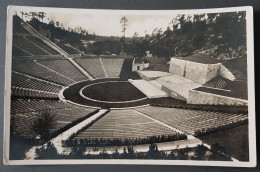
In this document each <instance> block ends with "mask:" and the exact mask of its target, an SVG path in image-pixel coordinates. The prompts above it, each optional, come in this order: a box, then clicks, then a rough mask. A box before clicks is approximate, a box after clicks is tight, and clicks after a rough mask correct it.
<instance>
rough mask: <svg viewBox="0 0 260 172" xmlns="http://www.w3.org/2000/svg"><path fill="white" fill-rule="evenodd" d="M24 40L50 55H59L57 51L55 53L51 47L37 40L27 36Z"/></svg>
mask: <svg viewBox="0 0 260 172" xmlns="http://www.w3.org/2000/svg"><path fill="white" fill-rule="evenodd" d="M26 38H27V39H29V40H30V41H32V42H33V43H35V44H36V45H38V46H39V47H41V48H43V49H44V50H45V51H48V52H49V53H50V54H52V55H57V54H59V53H58V52H57V51H55V50H54V49H52V48H51V47H49V46H48V45H46V44H45V43H43V42H42V41H41V40H40V39H39V38H36V37H32V36H27V37H26Z"/></svg>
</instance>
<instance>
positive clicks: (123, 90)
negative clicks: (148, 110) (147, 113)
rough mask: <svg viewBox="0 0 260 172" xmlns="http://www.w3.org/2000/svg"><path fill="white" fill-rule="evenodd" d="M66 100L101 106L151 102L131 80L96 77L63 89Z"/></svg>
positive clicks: (128, 105)
mask: <svg viewBox="0 0 260 172" xmlns="http://www.w3.org/2000/svg"><path fill="white" fill-rule="evenodd" d="M63 96H64V98H65V99H66V100H68V101H70V102H72V103H76V104H80V105H85V106H92V107H99V108H124V107H136V106H141V105H144V104H149V102H150V99H149V98H148V97H147V96H146V95H145V94H143V93H142V92H141V91H140V90H138V89H137V88H136V87H135V86H133V85H132V84H131V83H130V82H128V81H125V80H120V79H112V78H109V79H96V80H94V81H83V82H79V83H76V84H73V85H71V86H69V87H68V88H66V89H65V90H64V91H63Z"/></svg>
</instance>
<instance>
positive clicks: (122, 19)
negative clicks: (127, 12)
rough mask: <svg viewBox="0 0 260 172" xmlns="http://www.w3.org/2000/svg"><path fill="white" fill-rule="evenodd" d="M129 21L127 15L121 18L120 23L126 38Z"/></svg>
mask: <svg viewBox="0 0 260 172" xmlns="http://www.w3.org/2000/svg"><path fill="white" fill-rule="evenodd" d="M127 22H128V19H127V18H126V17H125V16H123V17H122V18H121V20H120V23H121V25H122V33H123V37H124V38H125V31H126V26H127Z"/></svg>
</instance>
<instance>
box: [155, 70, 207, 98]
mask: <svg viewBox="0 0 260 172" xmlns="http://www.w3.org/2000/svg"><path fill="white" fill-rule="evenodd" d="M156 81H157V82H158V83H160V84H161V85H162V87H161V89H162V90H163V91H165V92H166V93H168V94H169V96H170V97H173V98H176V99H180V100H184V101H186V100H187V99H188V96H189V91H190V90H192V89H195V88H198V87H201V86H202V85H201V84H199V83H196V82H193V81H191V80H189V79H186V78H183V77H180V76H177V75H171V76H164V77H160V78H158V79H156Z"/></svg>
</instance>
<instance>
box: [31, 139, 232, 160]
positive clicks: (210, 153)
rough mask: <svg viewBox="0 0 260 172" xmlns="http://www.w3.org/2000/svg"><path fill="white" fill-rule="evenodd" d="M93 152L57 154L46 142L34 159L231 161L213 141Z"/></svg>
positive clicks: (75, 150) (76, 150)
mask: <svg viewBox="0 0 260 172" xmlns="http://www.w3.org/2000/svg"><path fill="white" fill-rule="evenodd" d="M93 151H94V152H99V154H96V155H92V154H88V153H87V154H85V152H86V147H72V150H71V152H70V153H69V154H68V155H59V154H58V152H57V150H56V148H55V146H54V145H53V144H52V143H50V142H48V143H47V145H46V146H42V147H41V148H37V149H36V154H37V158H36V159H171V160H214V161H231V157H230V155H228V153H227V151H226V149H225V148H224V147H223V146H221V145H219V144H217V143H214V144H212V145H211V150H209V149H208V148H206V147H205V146H204V145H198V146H197V147H195V148H183V149H175V150H172V151H170V153H167V152H166V151H159V150H158V146H157V145H156V144H155V143H152V144H150V146H149V150H148V151H147V152H136V151H135V150H134V147H133V146H131V145H129V146H127V147H124V149H123V153H119V151H118V149H117V148H115V151H114V152H113V153H112V154H108V153H107V151H106V149H105V148H102V147H101V148H100V150H99V148H96V147H94V148H93Z"/></svg>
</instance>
